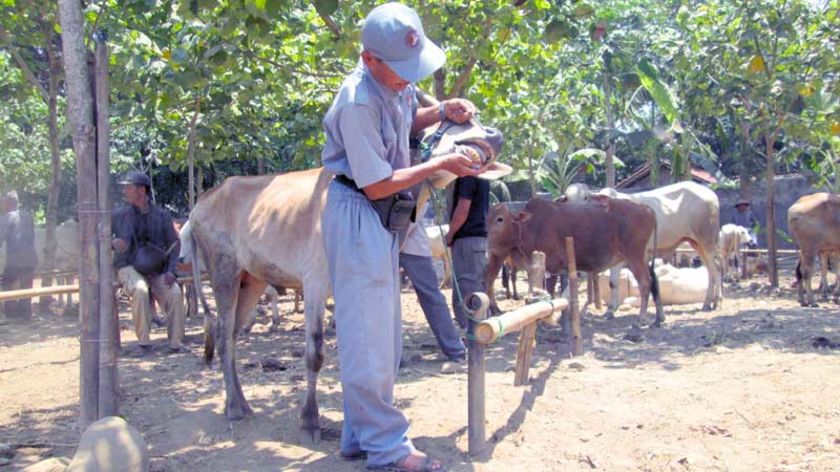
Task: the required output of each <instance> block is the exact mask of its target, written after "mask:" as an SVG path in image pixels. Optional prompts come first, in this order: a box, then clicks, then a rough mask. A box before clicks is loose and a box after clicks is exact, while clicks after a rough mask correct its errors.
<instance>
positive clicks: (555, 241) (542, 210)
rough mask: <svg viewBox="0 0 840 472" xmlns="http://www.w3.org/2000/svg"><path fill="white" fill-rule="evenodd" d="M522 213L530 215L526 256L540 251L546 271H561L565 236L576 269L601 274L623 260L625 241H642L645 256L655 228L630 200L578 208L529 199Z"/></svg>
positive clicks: (645, 212) (647, 214) (650, 216)
mask: <svg viewBox="0 0 840 472" xmlns="http://www.w3.org/2000/svg"><path fill="white" fill-rule="evenodd" d="M524 210H525V211H526V212H528V213H530V214H531V215H532V217H531V219H529V220H528V221H527V222H525V224H524V225H523V231H524V232H526V233H527V237H526V238H524V239H526V240H528V241H530V243H529V244H525V247H524V249H525V253H526V254H530V252H531V251H534V250H539V251H542V252H545V253H546V254H547V261H546V266H547V268H548V270H549V271H550V272H559V271H562V270H565V269H566V264H567V261H566V257H565V255H566V253H565V238H566V237H572V238H574V244H575V260H576V263H577V266H578V270H581V271H592V270H603V269H606V268H608V267H610V266H611V265H613V264H615V263H617V262H618V261H619V260H620V259H622V258H623V257H625V256H626V254H623V252H624V251H623V248H625V247H626V245H625V243H626V242H627V241H628V239H629V238H634V237H638V238H639V239H640V240H642V242H641V250H642V251H644V247H645V245H646V244H647V241H648V239H649V238H650V236H651V235H652V233H653V227H654V216H653V212H652V211H650V210H649V209H647V208H645V207H644V206H642V205H639V204H636V203H633V202H630V201H622V200H607V201H602V202H584V203H578V202H549V201H546V200H542V199H532V200H531V201H529V202H528V203H527V204H526V205H525V208H524ZM640 232H641V233H643V234H641V233H640ZM637 233H638V234H637Z"/></svg>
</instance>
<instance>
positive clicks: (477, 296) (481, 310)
mask: <svg viewBox="0 0 840 472" xmlns="http://www.w3.org/2000/svg"><path fill="white" fill-rule="evenodd" d="M489 306H490V300H489V299H488V298H487V295H485V294H483V293H473V294H472V295H470V297H469V298H468V299H467V307H468V308H469V309H470V311H471V312H472V317H471V319H470V320H469V324H468V327H467V339H468V341H467V344H468V345H469V366H468V369H469V370H468V373H467V402H468V404H467V436H468V452H469V454H470V455H471V456H477V455H479V454H481V453H482V452H483V451H484V445H485V442H486V436H485V431H484V369H485V367H486V366H485V363H486V362H485V359H484V344H482V343H480V342H478V341H477V340H476V339H475V337H474V330H475V327H476V323H475V322H474V321H473V319H475V320H483V319H484V318H485V317H486V316H487V307H489Z"/></svg>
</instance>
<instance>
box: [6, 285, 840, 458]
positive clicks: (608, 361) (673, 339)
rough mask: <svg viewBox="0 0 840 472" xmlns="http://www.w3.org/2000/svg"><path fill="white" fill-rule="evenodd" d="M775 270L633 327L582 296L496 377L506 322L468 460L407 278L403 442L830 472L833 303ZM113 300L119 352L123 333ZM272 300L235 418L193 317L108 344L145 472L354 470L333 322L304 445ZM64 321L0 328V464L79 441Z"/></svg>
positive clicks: (453, 396)
mask: <svg viewBox="0 0 840 472" xmlns="http://www.w3.org/2000/svg"><path fill="white" fill-rule="evenodd" d="M782 282H783V287H784V289H783V290H782V291H781V292H778V293H775V294H774V293H771V294H767V293H766V292H767V291H766V290H764V289H763V285H762V284H763V283H764V280H760V279H754V280H753V281H745V282H741V284H740V285H739V286H735V287H733V286H731V285H727V290H726V293H727V298H726V300H725V302H724V306H723V308H722V309H721V310H718V311H715V312H704V311H701V310H700V307H699V305H686V306H671V307H666V316H667V321H666V323H665V324H664V326H663V327H662V328H659V329H654V328H642V329H641V330H638V329H637V328H635V327H634V325H635V324H637V323H638V317H637V316H636V311H635V309H628V310H623V311H622V312H621V313H620V315H619V316H618V317H617V318H616V319H614V320H606V319H604V317H603V316H601V315H600V313H593V311H595V310H593V309H590V310H589V313H588V314H586V315H585V316H584V324H583V333H584V349H585V354H584V355H583V356H580V357H577V358H570V357H569V355H568V346H567V345H566V344H565V343H564V342H563V341H562V339H561V337H560V336H559V333H558V332H557V330H556V329H555V328H540V330H539V332H538V342H537V346H536V349H535V352H534V361H533V364H532V368H531V371H530V375H531V378H530V382H529V384H528V385H527V386H524V387H514V386H513V366H514V363H515V355H516V347H517V342H518V335H510V336H507V337H506V338H504V339H503V340H502V341H501V342H499V343H497V344H494V345H492V346H490V347H489V348H488V351H487V354H488V361H487V378H486V391H487V398H486V409H487V436H488V443H487V448H486V452H485V453H484V454H483V455H481V456H479V457H476V458H470V457H469V456H468V455H467V454H466V450H467V428H466V424H467V375H466V372H465V371H464V372H460V373H455V374H451V375H445V374H441V373H440V368H441V365H442V363H443V358H442V356H441V355H440V354H439V350H438V348H437V346H436V344H435V341H434V338H433V336H432V334H431V332H430V331H429V329H428V327H427V325H426V322H425V319H424V318H423V314H422V312H421V310H420V308H419V305H418V304H417V300H416V298H415V296H414V294H413V293H411V292H410V291H406V292H404V297H403V308H404V312H403V317H404V319H405V350H404V357H405V358H406V359H408V360H409V363H408V365H407V366H406V367H404V368H403V369H402V370H401V371H400V377H399V382H398V385H397V387H396V399H397V403H398V405H399V407H400V408H401V409H402V410H403V411H404V412H405V413H406V415H407V416H408V418H409V419H410V421H411V424H412V428H411V433H410V434H411V437H412V438H413V439H414V441H415V444H416V445H417V447H418V448H420V449H422V450H424V451H426V452H428V453H430V454H432V455H434V456H436V457H439V458H441V459H442V460H443V461H444V462H445V463H446V464H447V465H448V466H449V467H450V470H455V471H508V470H510V471H520V470H526V471H544V470H547V471H554V470H557V471H560V470H562V471H569V470H587V471H589V470H606V471H623V470H645V471H660V470H662V471H665V470H667V471H670V470H676V471H683V470H731V471H832V470H833V471H836V470H840V349H838V348H837V346H836V345H833V344H831V343H838V342H840V310H838V308H837V306H836V305H834V304H832V303H828V302H824V303H822V305H821V307H819V308H800V307H799V305H798V304H797V303H796V300H795V292H794V291H793V290H792V289H790V279H789V278H784V277H783V279H782ZM520 284H521V285H520V288H522V289H523V290H524V286H525V284H524V283H523V282H520ZM497 293H499V292H497ZM501 293H503V292H501ZM448 295H449V293H448V292H447V296H448ZM581 301H583V300H581ZM519 304H521V302H517V301H502V302H500V305H501V306H502V308H503V309H511V308H513V307H516V306H518V305H519ZM121 308H122V309H121V312H120V324H121V328H122V329H121V335H122V340H123V350H126V351H127V350H129V349H131V348H132V347H133V346H134V345H135V343H136V340H135V338H134V335H133V332H132V329H131V324H130V315H129V314H128V312H127V310H126V307H125V306H122V307H121ZM281 310H282V312H283V316H284V321H283V324H282V326H281V330H280V331H279V332H277V333H267V332H254V333H251V334H249V335H245V336H244V337H243V338H241V339H240V340H239V343H238V366H239V367H238V368H239V373H240V377H241V381H242V385H243V388H244V391H245V396H246V397H247V398H248V399H249V401H250V403H251V406H252V407H253V408H254V412H255V414H254V416H253V417H251V418H249V419H246V420H243V421H238V422H230V421H228V420H227V419H225V417H224V415H223V413H222V411H223V405H224V397H223V395H224V389H223V380H222V374H221V371H220V370H219V369H218V363H216V364H214V368H212V369H206V368H204V367H203V366H202V365H201V364H200V357H201V349H202V347H201V346H200V340H201V333H200V329H201V328H200V320H197V319H192V320H189V323H188V338H189V342H188V345H189V347H190V351H189V352H185V353H179V354H171V355H168V354H165V331H164V329H163V328H155V329H154V338H155V339H156V340H157V342H158V349H156V350H155V352H154V354H153V355H151V356H148V357H146V358H141V359H133V358H129V357H125V356H122V357H120V365H119V377H120V385H121V402H120V409H121V414H122V415H123V416H124V417H125V418H126V419H127V420H128V422H129V423H130V424H132V425H134V426H135V427H137V428H138V429H139V430H140V431H141V433H142V434H143V436H144V437H145V439H146V441H147V442H148V444H149V447H150V450H151V455H152V470H155V471H193V470H202V471H269V470H271V471H275V470H291V471H294V470H305V471H338V472H342V471H361V470H364V463H363V462H360V461H357V462H346V461H343V460H341V459H340V458H339V457H338V456H337V449H338V441H337V435H338V431H340V425H341V423H340V422H341V420H342V413H341V385H340V383H339V381H338V366H337V363H336V345H335V337H334V333H332V332H328V336H327V339H326V355H327V356H326V357H327V358H326V363H325V365H324V368H323V370H322V371H321V377H320V382H319V390H318V400H319V403H320V407H321V415H322V425H323V426H324V427H325V431H324V434H323V438H322V440H321V441H320V442H318V443H313V442H312V441H311V440H310V438H308V437H307V436H306V435H304V434H302V433H301V432H300V430H299V420H298V414H299V408H300V404H301V401H302V398H303V394H304V393H305V389H306V383H305V373H306V370H305V366H304V363H303V360H302V358H301V355H302V353H303V349H304V334H303V333H304V331H303V315H302V314H299V313H293V312H292V297H291V295H289V296H285V297H282V305H281ZM257 331H262V330H261V329H259V328H258V329H257ZM78 334H79V330H78V327H77V326H76V320H75V319H74V318H73V317H72V316H66V317H62V316H59V315H48V316H41V317H39V318H38V319H37V320H35V321H34V322H32V323H31V324H29V325H24V326H20V325H13V324H4V325H2V326H0V443H9V444H11V445H12V447H13V448H15V449H16V455H15V456H14V457H13V458H12V459H11V462H10V463H8V460H7V461H6V462H0V463H5V464H6V465H2V466H0V469H3V468H6V469H11V470H16V469H19V468H22V467H24V466H25V465H27V464H31V463H33V462H36V461H38V460H40V459H43V458H46V457H51V456H64V457H71V456H72V454H73V452H74V448H75V445H76V443H77V442H78V439H79V436H80V432H79V430H78V427H77V416H78V401H79V340H78ZM820 338H824V339H820ZM832 346H833V347H832ZM266 358H275V359H276V360H278V361H279V363H275V367H276V369H275V370H269V369H264V368H263V364H264V363H263V361H264V360H265V359H266ZM2 460H3V459H2V458H0V461H2Z"/></svg>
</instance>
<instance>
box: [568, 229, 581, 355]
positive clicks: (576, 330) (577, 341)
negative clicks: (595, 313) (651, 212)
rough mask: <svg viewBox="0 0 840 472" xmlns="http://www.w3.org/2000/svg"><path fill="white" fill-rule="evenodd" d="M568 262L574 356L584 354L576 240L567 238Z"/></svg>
mask: <svg viewBox="0 0 840 472" xmlns="http://www.w3.org/2000/svg"><path fill="white" fill-rule="evenodd" d="M566 260H567V261H568V264H569V317H570V318H571V323H572V354H574V355H576V356H579V355H581V354H582V353H583V337H582V336H581V333H580V312H578V278H577V262H576V261H575V240H574V238H572V237H567V238H566Z"/></svg>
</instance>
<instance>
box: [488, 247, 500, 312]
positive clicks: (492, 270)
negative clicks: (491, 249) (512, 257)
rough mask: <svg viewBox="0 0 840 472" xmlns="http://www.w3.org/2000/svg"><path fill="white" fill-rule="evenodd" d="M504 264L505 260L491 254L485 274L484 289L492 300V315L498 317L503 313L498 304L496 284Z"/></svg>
mask: <svg viewBox="0 0 840 472" xmlns="http://www.w3.org/2000/svg"><path fill="white" fill-rule="evenodd" d="M503 263H504V258H501V257H498V256H496V255H494V254H492V253H491V254H490V257H488V258H487V268H486V269H485V272H484V287H485V288H486V289H487V298H488V299H489V300H490V313H491V314H493V315H498V314H499V313H501V312H502V310H500V309H499V305H497V304H496V291H495V282H496V277H498V276H499V270H501V268H502V264H503Z"/></svg>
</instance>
